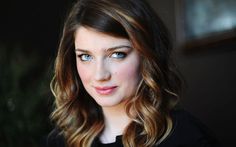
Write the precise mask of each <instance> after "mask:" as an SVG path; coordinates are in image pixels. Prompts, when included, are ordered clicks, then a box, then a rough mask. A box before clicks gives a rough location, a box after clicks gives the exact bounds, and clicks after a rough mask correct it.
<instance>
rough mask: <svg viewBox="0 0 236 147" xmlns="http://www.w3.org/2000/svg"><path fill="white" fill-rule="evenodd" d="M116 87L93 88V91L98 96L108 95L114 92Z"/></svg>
mask: <svg viewBox="0 0 236 147" xmlns="http://www.w3.org/2000/svg"><path fill="white" fill-rule="evenodd" d="M116 88H117V86H106V87H95V90H96V92H97V93H98V94H100V95H110V94H112V93H113V92H114V91H115V90H116Z"/></svg>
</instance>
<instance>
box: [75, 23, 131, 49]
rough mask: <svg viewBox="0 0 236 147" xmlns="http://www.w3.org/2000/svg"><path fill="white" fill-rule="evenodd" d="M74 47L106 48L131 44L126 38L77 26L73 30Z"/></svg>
mask: <svg viewBox="0 0 236 147" xmlns="http://www.w3.org/2000/svg"><path fill="white" fill-rule="evenodd" d="M74 43H75V48H79V49H86V50H91V49H107V48H110V47H113V46H119V45H127V46H131V43H130V41H129V40H128V39H125V38H117V37H113V36H110V35H107V34H104V33H101V32H98V31H96V30H94V29H92V28H86V27H79V28H78V29H77V30H76V31H75V40H74Z"/></svg>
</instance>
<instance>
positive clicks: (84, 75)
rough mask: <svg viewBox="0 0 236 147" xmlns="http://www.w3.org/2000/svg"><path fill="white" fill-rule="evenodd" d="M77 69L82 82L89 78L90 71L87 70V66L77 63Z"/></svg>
mask: <svg viewBox="0 0 236 147" xmlns="http://www.w3.org/2000/svg"><path fill="white" fill-rule="evenodd" d="M77 71H78V74H79V77H80V79H81V81H82V83H83V84H85V83H86V82H88V81H89V79H90V72H89V71H90V70H88V68H86V66H84V65H79V64H77Z"/></svg>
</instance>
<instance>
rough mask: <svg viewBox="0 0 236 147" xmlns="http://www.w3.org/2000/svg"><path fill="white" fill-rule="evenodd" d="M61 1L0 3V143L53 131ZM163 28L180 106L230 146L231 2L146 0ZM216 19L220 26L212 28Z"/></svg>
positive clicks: (33, 142) (233, 93)
mask: <svg viewBox="0 0 236 147" xmlns="http://www.w3.org/2000/svg"><path fill="white" fill-rule="evenodd" d="M73 1H75V0H71V1H63V0H50V1H46V0H40V1H26V0H21V1H16V0H8V1H5V2H4V1H1V2H0V12H1V13H0V16H1V17H0V18H1V19H0V22H1V23H0V146H1V147H13V146H14V147H15V146H19V147H28V146H29V147H37V146H39V145H40V142H41V140H42V138H43V137H44V136H45V135H47V133H48V132H50V130H51V129H52V128H53V124H52V123H51V122H50V119H49V115H50V112H51V111H52V107H53V96H52V94H51V92H50V86H49V84H50V81H51V78H52V76H53V66H54V65H53V64H54V60H55V56H56V51H57V46H58V42H59V38H60V33H61V29H62V26H63V20H64V18H65V16H66V12H67V11H66V10H67V9H68V8H70V6H71V4H72V2H73ZM148 2H149V3H150V4H151V6H153V8H154V9H155V10H156V12H157V13H158V14H159V16H160V17H161V18H163V21H164V23H165V24H166V25H167V27H168V28H169V30H170V32H171V35H172V38H173V42H174V45H175V50H174V56H175V57H176V58H175V60H176V63H177V65H178V67H179V69H180V71H181V72H182V74H183V76H184V78H185V80H186V83H187V87H186V89H185V92H184V96H183V98H182V99H181V105H182V106H183V107H184V108H185V109H187V110H188V111H190V112H191V113H192V114H193V115H194V116H196V117H198V118H199V119H200V120H201V121H202V122H203V123H205V124H206V125H207V126H208V127H209V128H210V129H211V130H212V131H213V132H214V133H215V134H216V136H217V137H218V139H219V140H220V141H221V143H222V146H223V147H227V146H235V145H236V143H235V141H234V136H235V135H234V134H233V133H234V132H236V127H235V124H236V115H235V112H236V110H234V108H235V102H236V100H235V98H236V85H235V83H236V68H235V67H236V66H235V64H236V37H235V34H236V31H235V28H236V23H235V22H236V18H235V16H236V13H235V10H234V9H233V7H232V6H235V5H236V1H235V0H225V1H220V0H174V1H173V0H148ZM217 24H218V25H217Z"/></svg>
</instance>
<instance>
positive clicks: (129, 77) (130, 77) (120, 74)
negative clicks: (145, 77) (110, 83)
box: [116, 64, 140, 84]
mask: <svg viewBox="0 0 236 147" xmlns="http://www.w3.org/2000/svg"><path fill="white" fill-rule="evenodd" d="M131 65H133V66H131ZM139 75H140V74H139V66H138V65H135V64H125V65H121V66H119V67H117V68H116V78H117V80H119V81H125V82H127V83H128V84H131V83H137V82H138V81H139V79H140V76H139Z"/></svg>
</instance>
